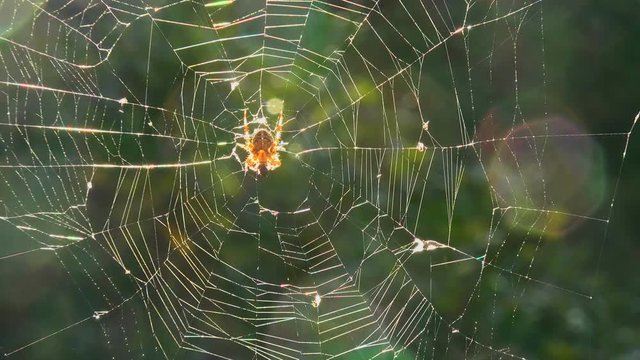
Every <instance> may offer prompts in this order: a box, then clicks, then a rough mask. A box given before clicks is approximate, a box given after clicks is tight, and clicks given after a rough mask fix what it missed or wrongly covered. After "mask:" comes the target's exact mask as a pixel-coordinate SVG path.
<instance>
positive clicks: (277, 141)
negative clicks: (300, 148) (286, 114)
mask: <svg viewBox="0 0 640 360" xmlns="http://www.w3.org/2000/svg"><path fill="white" fill-rule="evenodd" d="M281 138H282V110H280V116H278V124H277V125H276V134H275V136H274V139H273V145H272V146H273V151H276V149H277V148H278V145H279V144H280V139H281Z"/></svg>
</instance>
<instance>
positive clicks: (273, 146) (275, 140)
mask: <svg viewBox="0 0 640 360" xmlns="http://www.w3.org/2000/svg"><path fill="white" fill-rule="evenodd" d="M274 133H275V135H272V133H271V129H270V128H269V127H266V128H265V127H260V126H259V127H257V128H256V129H254V131H253V135H251V134H250V132H249V125H248V124H247V110H245V111H244V140H245V143H244V144H238V146H240V147H241V148H243V149H245V150H246V151H247V152H248V153H249V155H247V158H246V159H245V161H244V163H245V166H246V167H245V170H252V171H255V172H257V173H258V174H260V175H264V174H266V172H267V171H271V170H274V169H277V168H278V167H280V165H282V162H281V161H280V156H279V155H278V151H282V150H284V148H283V147H282V146H281V145H280V138H281V136H282V111H280V116H279V117H278V124H277V125H276V128H275V131H274Z"/></svg>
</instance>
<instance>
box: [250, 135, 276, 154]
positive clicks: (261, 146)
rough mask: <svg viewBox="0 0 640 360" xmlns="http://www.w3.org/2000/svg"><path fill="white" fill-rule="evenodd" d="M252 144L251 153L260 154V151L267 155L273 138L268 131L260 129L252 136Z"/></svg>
mask: <svg viewBox="0 0 640 360" xmlns="http://www.w3.org/2000/svg"><path fill="white" fill-rule="evenodd" d="M252 143H253V151H254V152H255V153H256V154H257V153H260V150H263V151H264V152H265V153H269V148H270V147H271V145H272V144H273V137H272V136H271V133H269V131H267V130H265V129H260V130H258V131H257V132H256V133H255V135H253V139H252Z"/></svg>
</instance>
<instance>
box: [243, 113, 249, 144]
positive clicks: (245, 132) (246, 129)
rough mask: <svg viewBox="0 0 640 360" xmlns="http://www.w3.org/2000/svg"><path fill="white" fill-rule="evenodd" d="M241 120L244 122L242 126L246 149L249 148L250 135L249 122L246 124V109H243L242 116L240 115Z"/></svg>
mask: <svg viewBox="0 0 640 360" xmlns="http://www.w3.org/2000/svg"><path fill="white" fill-rule="evenodd" d="M242 119H243V122H244V126H243V130H244V145H245V148H246V149H247V150H250V148H249V147H250V145H251V135H250V134H249V124H247V110H246V109H245V110H244V116H243V117H242Z"/></svg>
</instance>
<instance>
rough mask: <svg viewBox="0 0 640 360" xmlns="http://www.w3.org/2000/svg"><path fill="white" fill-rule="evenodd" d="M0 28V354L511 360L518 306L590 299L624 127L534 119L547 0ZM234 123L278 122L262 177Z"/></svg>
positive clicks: (68, 13)
mask: <svg viewBox="0 0 640 360" xmlns="http://www.w3.org/2000/svg"><path fill="white" fill-rule="evenodd" d="M0 13H1V14H2V15H0V19H2V20H3V21H2V24H3V25H1V26H0V31H1V36H0V69H1V75H0V92H1V94H2V96H0V108H2V111H1V113H2V114H3V115H2V117H1V121H0V184H1V187H2V189H3V190H2V191H0V205H1V208H0V220H2V221H0V227H1V228H2V231H3V232H5V234H6V236H7V239H8V240H6V241H3V243H2V245H0V266H2V272H3V280H4V282H3V285H2V286H3V293H4V296H2V297H1V298H2V300H1V303H2V313H3V320H2V322H3V323H4V324H5V325H6V326H3V329H11V331H9V330H3V334H2V336H1V337H0V338H2V340H1V342H0V347H1V348H2V352H3V353H4V355H5V356H6V357H7V358H22V357H26V358H34V357H44V356H48V355H51V354H56V355H59V356H63V355H65V354H67V355H68V354H75V355H87V354H93V355H95V354H100V355H103V356H104V357H105V358H141V357H150V358H166V359H181V358H198V357H199V356H201V355H205V356H210V357H213V358H259V359H296V358H304V359H316V358H317V359H328V358H374V357H375V358H397V357H400V358H441V357H443V356H447V355H448V356H450V357H454V358H462V357H465V358H467V357H468V358H483V357H487V356H490V357H493V356H497V357H499V358H509V357H513V358H524V357H526V356H527V353H526V350H524V349H523V348H521V347H520V345H521V344H522V340H521V339H520V337H521V336H523V335H522V334H525V333H526V326H527V323H526V322H525V321H523V320H522V317H523V316H522V314H523V312H526V309H527V307H530V306H532V303H535V302H536V301H537V299H539V298H540V297H560V298H564V299H567V298H568V299H570V301H576V302H579V301H589V299H591V298H592V296H593V294H592V291H591V289H592V284H591V283H589V282H588V281H587V280H586V278H587V277H584V279H583V277H581V276H579V275H580V274H584V273H586V272H592V271H595V270H593V264H594V261H595V260H596V259H597V257H598V255H599V253H600V251H601V249H602V244H603V243H604V241H605V240H606V231H607V227H608V223H609V219H610V212H609V211H610V208H611V207H612V206H613V203H614V199H615V190H614V189H615V183H614V184H611V183H609V182H608V180H607V178H606V176H605V174H604V158H603V154H602V150H601V145H600V144H601V142H611V143H613V144H614V145H616V146H618V160H619V164H617V166H619V167H620V168H622V163H623V160H624V156H625V148H626V144H627V143H628V140H629V137H630V135H631V130H632V128H633V124H634V122H633V121H632V120H633V119H630V121H628V122H627V123H624V124H621V125H620V127H621V128H620V129H619V131H615V132H614V131H611V132H607V133H594V132H591V131H590V130H589V129H588V128H585V127H584V126H582V125H580V124H579V123H577V122H575V121H574V119H569V118H567V117H563V116H559V115H554V114H549V113H548V110H547V107H548V105H547V99H546V92H545V87H546V86H547V80H546V68H545V66H546V63H545V50H544V49H545V48H544V39H545V37H548V36H561V35H560V34H547V33H545V31H544V19H545V16H544V3H543V2H542V1H540V0H537V1H526V0H518V1H512V2H508V3H505V2H498V1H495V2H489V1H472V2H465V1H446V2H445V1H398V2H392V3H390V2H381V1H360V0H357V1H344V0H343V1H337V0H336V1H333V0H331V1H315V0H306V1H304V0H300V1H285V0H267V1H265V2H255V1H240V0H237V1H234V0H229V1H227V0H211V1H208V2H207V1H205V2H199V1H148V2H136V1H130V2H120V1H100V2H98V1H91V0H87V1H65V0H62V1H49V2H45V1H19V0H10V1H5V2H2V3H0ZM245 110H248V112H249V113H250V114H251V116H250V121H249V123H250V125H251V127H252V128H254V127H256V126H265V125H269V126H271V127H272V128H273V127H274V124H275V121H276V119H277V116H278V114H279V113H280V111H282V112H283V114H284V128H283V135H282V141H283V142H284V145H285V150H284V151H282V152H281V154H280V157H281V160H282V166H281V167H280V168H278V169H276V170H274V171H272V172H270V173H269V174H267V175H266V176H258V175H256V174H255V173H253V172H247V171H246V170H245V168H244V160H245V158H246V156H247V155H248V154H247V153H246V152H245V151H244V150H243V149H241V148H240V147H239V146H238V145H237V144H238V143H241V142H242V141H243V138H242V136H243V113H244V111H245ZM636 120H637V119H636ZM585 194H587V195H586V196H585ZM576 239H581V240H579V243H578V244H579V245H580V246H587V247H589V248H591V249H592V251H591V252H590V255H589V256H587V258H584V259H583V258H579V259H578V258H577V259H571V261H572V262H573V264H572V269H573V270H570V271H575V273H574V274H573V276H572V275H571V274H568V275H567V276H566V277H556V276H555V275H556V274H557V273H553V272H551V271H549V270H548V268H546V267H539V266H536V263H537V261H538V260H539V259H543V260H544V263H545V264H562V263H563V262H565V261H567V259H563V258H556V257H555V255H554V248H555V247H557V246H566V243H567V242H576V241H578V240H576ZM587 253H589V252H587ZM14 309H21V310H20V311H14ZM505 329H507V330H506V331H505Z"/></svg>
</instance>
